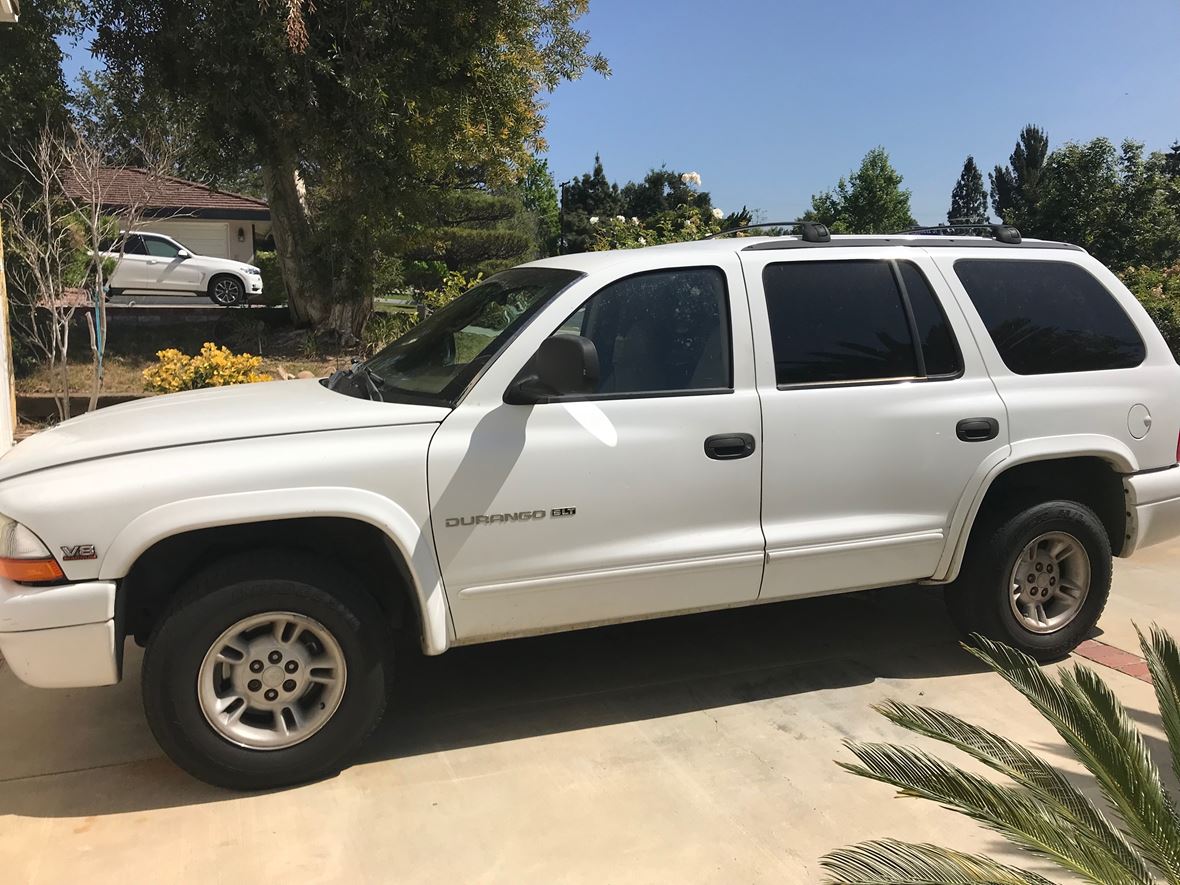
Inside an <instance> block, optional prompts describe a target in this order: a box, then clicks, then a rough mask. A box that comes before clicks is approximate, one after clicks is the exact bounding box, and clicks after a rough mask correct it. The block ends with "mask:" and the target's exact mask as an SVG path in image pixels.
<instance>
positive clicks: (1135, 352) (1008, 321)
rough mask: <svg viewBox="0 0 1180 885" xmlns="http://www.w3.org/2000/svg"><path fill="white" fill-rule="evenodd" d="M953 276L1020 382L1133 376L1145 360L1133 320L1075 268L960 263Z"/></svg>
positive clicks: (1089, 276) (1042, 263) (1010, 262)
mask: <svg viewBox="0 0 1180 885" xmlns="http://www.w3.org/2000/svg"><path fill="white" fill-rule="evenodd" d="M955 273H956V274H957V275H958V277H959V280H960V281H961V282H962V283H963V288H964V289H966V290H967V295H968V296H969V297H970V298H971V303H972V304H974V305H975V309H976V311H978V313H979V316H980V318H981V319H982V320H983V324H984V325H985V326H986V327H987V331H988V334H989V335H990V336H991V339H992V342H993V343H994V344H995V345H996V350H998V351H999V353H1000V358H1001V359H1002V360H1003V361H1004V365H1006V366H1007V367H1008V368H1009V369H1011V370H1012V371H1013V372H1015V373H1016V374H1018V375H1048V374H1056V373H1061V372H1094V371H1099V370H1102V369H1128V368H1131V367H1132V366H1137V365H1139V364H1140V363H1141V362H1143V359H1144V357H1145V356H1146V349H1145V348H1144V345H1143V339H1142V338H1141V337H1140V336H1139V332H1138V330H1136V328H1135V325H1134V323H1132V322H1131V319H1130V317H1128V316H1127V314H1126V312H1125V311H1124V310H1123V308H1122V307H1121V306H1120V305H1119V303H1118V302H1117V301H1116V300H1115V298H1114V296H1113V295H1112V294H1111V293H1110V292H1109V291H1108V290H1107V289H1106V287H1105V286H1103V285H1102V283H1100V282H1099V281H1098V279H1097V278H1096V277H1094V276H1093V274H1091V273H1090V272H1089V271H1087V270H1086V269H1085V268H1082V267H1079V266H1078V265H1076V264H1072V263H1070V262H1066V261H1024V260H1020V261H1015V260H1009V259H991V258H962V259H960V260H958V261H956V262H955Z"/></svg>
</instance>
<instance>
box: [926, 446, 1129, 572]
mask: <svg viewBox="0 0 1180 885" xmlns="http://www.w3.org/2000/svg"><path fill="white" fill-rule="evenodd" d="M1066 458H1100V459H1101V460H1103V461H1106V462H1107V463H1109V464H1110V465H1111V467H1113V468H1114V469H1115V470H1116V471H1117V472H1118V473H1124V474H1125V473H1135V472H1136V471H1137V470H1138V469H1139V460H1138V459H1137V458H1136V457H1135V453H1134V452H1132V451H1131V449H1130V448H1128V447H1127V445H1126V444H1125V443H1123V442H1121V441H1120V440H1117V439H1115V438H1113V437H1110V436H1102V435H1099V434H1071V435H1069V436H1044V437H1038V438H1036V439H1026V440H1021V441H1020V442H1015V443H1013V444H1012V445H1011V446H1009V448H1008V452H1007V454H1005V453H1004V451H1003V450H1000V451H997V452H995V453H993V455H992V456H991V457H990V458H988V459H987V460H986V461H984V462H983V464H981V465H980V468H979V470H978V471H976V473H975V476H973V477H972V479H971V482H970V483H968V485H967V487H966V488H965V489H964V490H963V494H962V496H961V497H960V498H959V503H958V505H957V506H956V507H955V511H954V513H953V514H952V515H951V522H950V526H949V529H948V532H947V536H948V538H950V543H948V544H947V545H946V547H945V548H944V549H943V552H942V558H941V559H939V561H938V568H937V569H936V571H935V572H934V575H933V576H931V577H930V578H929V579H928V581H927V582H928V583H936V584H943V583H948V582H950V581H953V580H954V579H955V578H957V577H958V576H959V568H960V566H962V564H963V556H964V554H965V553H966V552H967V540H968V538H970V536H971V529H972V527H973V526H974V525H975V517H976V516H977V515H978V513H979V508H980V507H981V506H982V505H983V500H984V498H986V497H987V493H988V491H989V490H990V489H991V487H992V484H993V483H994V482H995V481H996V480H997V479H998V478H999V477H1000V476H1001V475H1002V474H1004V473H1005V472H1007V471H1008V470H1010V469H1011V468H1013V467H1016V466H1018V465H1020V464H1028V463H1030V462H1032V461H1060V460H1064V459H1066Z"/></svg>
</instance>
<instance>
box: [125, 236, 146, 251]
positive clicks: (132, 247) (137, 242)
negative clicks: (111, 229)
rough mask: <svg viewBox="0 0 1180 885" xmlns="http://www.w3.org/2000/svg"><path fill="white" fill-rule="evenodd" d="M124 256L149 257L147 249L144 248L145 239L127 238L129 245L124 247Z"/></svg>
mask: <svg viewBox="0 0 1180 885" xmlns="http://www.w3.org/2000/svg"><path fill="white" fill-rule="evenodd" d="M123 254H124V255H147V249H145V248H144V247H143V237H138V236H133V237H128V238H127V244H126V245H125V246H124V247H123Z"/></svg>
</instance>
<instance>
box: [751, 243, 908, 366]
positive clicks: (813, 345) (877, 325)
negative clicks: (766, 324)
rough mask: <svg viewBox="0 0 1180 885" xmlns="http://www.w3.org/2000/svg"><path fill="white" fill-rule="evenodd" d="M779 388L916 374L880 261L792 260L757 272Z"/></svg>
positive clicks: (894, 293)
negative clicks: (771, 341) (767, 320)
mask: <svg viewBox="0 0 1180 885" xmlns="http://www.w3.org/2000/svg"><path fill="white" fill-rule="evenodd" d="M762 284H763V287H764V288H765V290H766V309H767V311H768V312H769V314H770V334H771V339H772V340H773V343H774V368H775V375H776V377H777V380H778V383H779V384H823V383H832V382H840V381H866V380H873V379H878V378H904V377H912V376H915V375H917V374H918V366H917V360H916V358H915V356H914V345H913V339H912V338H911V336H910V329H909V321H908V319H907V317H906V312H905V306H904V304H903V302H902V300H901V293H900V292H899V291H898V288H897V283H896V282H895V281H894V278H893V269H892V268H891V267H890V265H889V264H888V262H885V261H841V262H832V261H799V262H793V263H789V264H771V265H768V266H767V267H766V269H765V270H764V271H763V272H762Z"/></svg>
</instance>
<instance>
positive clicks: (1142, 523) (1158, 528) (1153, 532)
mask: <svg viewBox="0 0 1180 885" xmlns="http://www.w3.org/2000/svg"><path fill="white" fill-rule="evenodd" d="M1123 487H1124V490H1125V491H1126V495H1127V516H1128V517H1129V518H1128V520H1127V538H1126V541H1125V543H1124V544H1123V552H1122V555H1123V556H1129V555H1130V554H1132V553H1134V552H1135V551H1136V550H1139V549H1141V548H1143V547H1149V546H1151V545H1152V544H1159V543H1161V542H1163V541H1170V540H1171V539H1172V538H1175V537H1178V536H1180V465H1178V466H1176V467H1170V468H1168V469H1166V470H1152V471H1149V472H1147V473H1136V474H1133V475H1131V476H1127V477H1124V479H1123Z"/></svg>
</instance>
